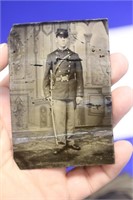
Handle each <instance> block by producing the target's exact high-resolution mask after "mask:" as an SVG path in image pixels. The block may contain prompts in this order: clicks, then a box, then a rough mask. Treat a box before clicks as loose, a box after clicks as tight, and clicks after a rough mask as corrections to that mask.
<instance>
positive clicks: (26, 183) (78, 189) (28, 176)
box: [0, 45, 133, 200]
mask: <svg viewBox="0 0 133 200" xmlns="http://www.w3.org/2000/svg"><path fill="white" fill-rule="evenodd" d="M7 62H8V49H7V46H6V45H5V46H1V47H0V70H2V69H3V68H5V67H6V64H7ZM111 65H112V83H115V82H117V81H118V80H119V79H120V78H121V77H122V76H123V75H124V74H125V73H126V70H127V67H128V65H127V61H126V59H125V57H123V56H122V55H120V54H113V55H112V56H111ZM8 80H9V79H8V77H6V78H5V79H4V80H3V81H1V82H0V159H1V160H0V171H1V172H2V173H0V175H1V177H0V180H1V183H0V185H1V186H2V190H1V194H0V195H1V199H3V200H11V199H16V200H24V199H30V200H44V199H47V200H53V199H54V200H58V199H61V200H70V199H72V200H78V199H84V198H85V197H86V196H88V195H90V194H92V193H93V192H95V191H97V190H98V189H99V188H100V187H102V186H104V185H105V184H107V183H108V182H110V181H111V180H112V179H113V178H115V177H116V176H117V175H118V174H119V173H120V171H121V169H122V168H123V167H124V166H125V164H126V163H127V162H128V160H129V159H130V157H131V155H132V151H133V149H132V145H131V144H130V143H129V142H127V141H118V142H116V143H115V145H114V148H115V149H114V152H115V164H113V165H101V166H89V167H87V166H86V167H77V168H75V169H73V170H72V171H70V172H68V173H66V169H65V168H54V169H35V170H20V169H19V168H18V166H17V164H16V163H15V161H14V159H13V148H12V142H11V141H12V140H11V138H12V134H11V121H10V120H11V118H10V98H9V88H8ZM132 92H133V91H132V89H130V88H128V87H120V88H117V89H115V90H114V91H113V92H112V100H113V120H114V123H118V121H119V120H120V119H121V118H122V117H123V116H124V115H125V114H126V113H127V112H128V111H129V109H130V108H131V107H132V103H131V94H133V93H132ZM123 94H124V95H123ZM119 134H120V133H119ZM44 159H45V158H44Z"/></svg>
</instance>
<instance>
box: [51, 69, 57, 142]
mask: <svg viewBox="0 0 133 200" xmlns="http://www.w3.org/2000/svg"><path fill="white" fill-rule="evenodd" d="M52 90H53V73H52V70H50V92H51V100H50V106H51V115H52V123H53V129H54V136H55V142H56V145H58V139H57V132H56V126H55V118H54V110H53V99H52V96H53V95H52Z"/></svg>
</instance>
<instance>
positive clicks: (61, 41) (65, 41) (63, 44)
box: [56, 36, 68, 48]
mask: <svg viewBox="0 0 133 200" xmlns="http://www.w3.org/2000/svg"><path fill="white" fill-rule="evenodd" d="M56 42H57V45H58V47H59V48H65V47H67V45H68V38H64V37H62V36H58V37H57V38H56Z"/></svg>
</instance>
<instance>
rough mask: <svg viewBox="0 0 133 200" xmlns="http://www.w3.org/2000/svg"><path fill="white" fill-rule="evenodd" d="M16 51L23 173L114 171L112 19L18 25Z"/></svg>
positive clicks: (14, 81) (14, 86) (14, 112)
mask: <svg viewBox="0 0 133 200" xmlns="http://www.w3.org/2000/svg"><path fill="white" fill-rule="evenodd" d="M8 45H9V69H10V101H11V121H12V135H13V150H14V159H15V161H16V163H17V165H18V166H19V167H20V169H35V168H48V167H66V166H88V165H101V164H112V163H114V146H113V131H112V100H111V68H110V51H109V35H108V21H107V19H97V20H81V21H80V20H79V21H58V22H57V21H55V22H41V23H28V24H16V25H13V27H12V29H11V31H10V35H9V38H8Z"/></svg>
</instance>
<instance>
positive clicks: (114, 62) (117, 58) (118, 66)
mask: <svg viewBox="0 0 133 200" xmlns="http://www.w3.org/2000/svg"><path fill="white" fill-rule="evenodd" d="M110 61H111V70H112V71H111V81H112V84H114V83H116V82H117V81H118V80H120V79H121V77H122V76H123V75H124V74H125V73H126V72H127V70H128V61H127V59H126V57H125V56H124V55H122V54H120V53H113V54H111V56H110Z"/></svg>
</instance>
